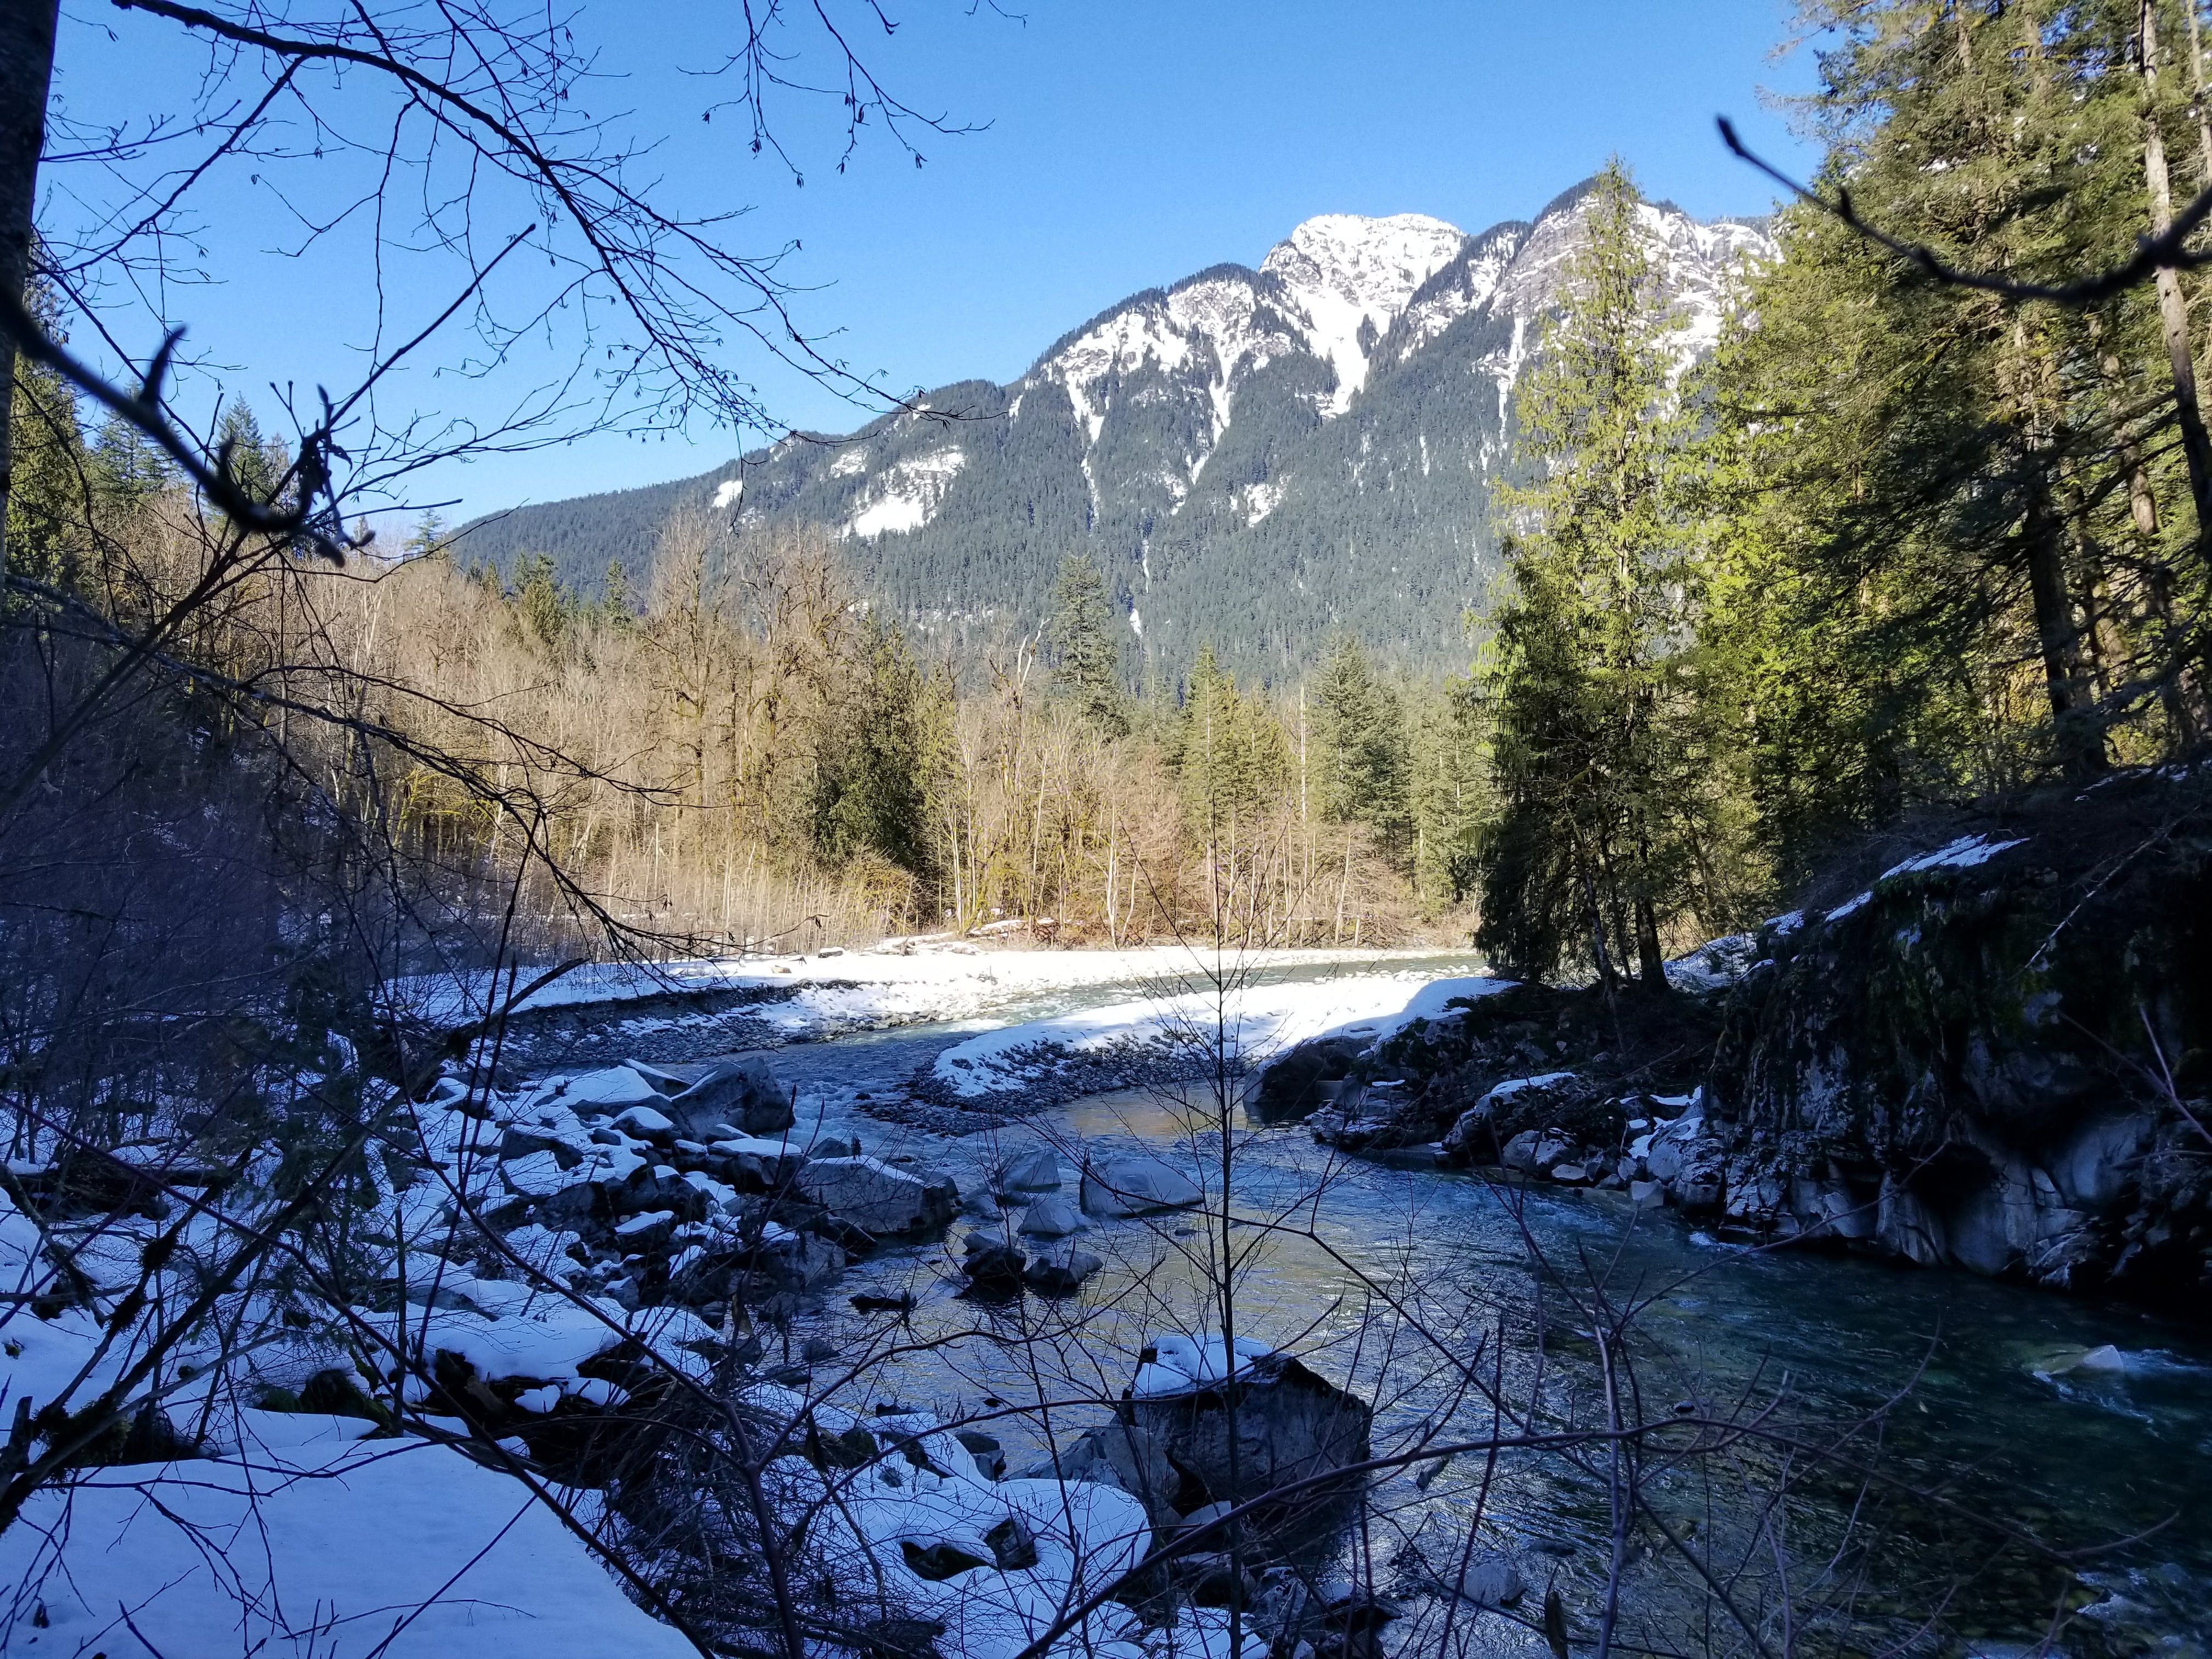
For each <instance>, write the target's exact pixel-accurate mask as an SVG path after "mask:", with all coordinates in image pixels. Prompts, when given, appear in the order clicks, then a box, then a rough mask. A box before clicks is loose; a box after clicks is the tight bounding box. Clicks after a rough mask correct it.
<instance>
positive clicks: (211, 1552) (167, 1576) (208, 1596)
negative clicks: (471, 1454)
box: [0, 1411, 695, 1659]
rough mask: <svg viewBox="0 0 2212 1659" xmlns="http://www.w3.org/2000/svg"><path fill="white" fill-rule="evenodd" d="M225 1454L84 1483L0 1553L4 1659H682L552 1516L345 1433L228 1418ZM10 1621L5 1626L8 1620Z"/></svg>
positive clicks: (350, 1426)
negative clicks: (452, 1658)
mask: <svg viewBox="0 0 2212 1659" xmlns="http://www.w3.org/2000/svg"><path fill="white" fill-rule="evenodd" d="M239 1420H240V1429H241V1431H242V1436H241V1439H240V1443H238V1444H237V1445H235V1446H234V1447H233V1448H232V1449H229V1450H228V1452H227V1453H225V1454H223V1455H218V1456H215V1457H200V1458H194V1459H191V1460H190V1461H189V1462H177V1463H162V1464H125V1465H121V1466H118V1467H113V1468H96V1469H89V1470H87V1471H85V1472H84V1473H83V1474H82V1477H81V1478H80V1479H79V1480H77V1481H76V1484H75V1485H74V1486H71V1487H70V1489H68V1490H67V1491H65V1492H64V1491H62V1490H59V1489H52V1490H48V1491H46V1492H41V1493H40V1494H39V1495H38V1496H36V1497H34V1498H33V1499H32V1500H31V1502H30V1504H29V1505H28V1506H27V1508H26V1509H25V1510H24V1511H23V1514H22V1516H21V1519H19V1520H18V1521H17V1522H15V1525H14V1526H12V1527H10V1528H9V1529H8V1531H7V1532H6V1534H3V1535H0V1583H6V1584H8V1585H9V1586H11V1587H13V1588H14V1590H15V1601H17V1602H18V1603H19V1604H20V1605H18V1606H16V1607H14V1608H12V1609H0V1646H4V1647H5V1649H6V1650H7V1651H9V1652H10V1653H19V1654H24V1655H30V1656H38V1655H43V1654H53V1655H56V1656H61V1655H70V1656H76V1655H89V1654H94V1653H105V1654H108V1655H111V1656H113V1659H124V1656H125V1655H128V1656H131V1659H155V1656H163V1655H166V1656H173V1659H181V1656H183V1655H186V1654H220V1653H235V1654H258V1655H264V1656H267V1659H280V1656H281V1659H366V1656H368V1655H371V1654H375V1655H382V1656H388V1659H442V1656H447V1655H453V1654H466V1655H468V1656H469V1659H603V1656H605V1655H608V1654H621V1655H623V1656H624V1659H660V1656H663V1655H665V1656H668V1659H676V1656H678V1655H684V1654H690V1653H692V1652H694V1651H695V1650H694V1649H693V1647H692V1645H691V1644H690V1642H688V1641H687V1640H685V1639H684V1637H683V1636H682V1635H681V1634H680V1633H679V1632H677V1631H676V1630H675V1629H674V1628H673V1627H672V1626H668V1625H664V1624H662V1623H661V1622H659V1620H656V1619H654V1618H653V1617H652V1616H651V1615H650V1614H648V1613H646V1612H645V1611H644V1610H643V1609H641V1608H640V1607H635V1606H634V1605H632V1603H631V1602H630V1601H629V1599H628V1598H627V1597H625V1596H624V1595H623V1593H622V1590H621V1589H620V1588H619V1587H618V1586H617V1583H616V1582H615V1580H614V1578H613V1577H612V1576H611V1574H610V1573H609V1572H608V1571H606V1570H605V1568H604V1567H603V1566H601V1565H599V1563H598V1562H597V1561H596V1560H594V1559H592V1556H591V1554H590V1553H588V1552H587V1551H586V1549H585V1547H584V1546H583V1545H582V1544H581V1543H580V1542H578V1541H577V1540H576V1538H575V1536H574V1534H571V1533H570V1532H569V1531H568V1529H567V1528H565V1527H564V1526H563V1525H562V1522H561V1521H560V1519H559V1518H558V1517H557V1516H555V1514H554V1513H553V1511H552V1510H550V1509H549V1508H547V1507H546V1506H545V1505H544V1504H542V1503H540V1502H539V1501H538V1498H536V1497H535V1496H534V1495H533V1494H532V1492H529V1491H528V1489H526V1487H524V1486H521V1485H520V1483H519V1482H517V1481H514V1480H510V1479H508V1478H507V1476H506V1475H504V1474H497V1473H495V1472H494V1471H493V1470H491V1469H488V1468H483V1467H482V1466H481V1465H479V1464H477V1463H476V1462H472V1461H471V1459H470V1458H468V1457H467V1456H465V1455H463V1454H462V1453H460V1452H459V1451H457V1450H454V1449H451V1448H449V1447H446V1446H441V1445H435V1444H432V1443H429V1442H427V1441H423V1440H419V1439H416V1438H413V1437H400V1438H398V1439H365V1438H363V1431H366V1430H369V1429H370V1428H371V1427H372V1425H369V1424H367V1423H363V1422H362V1421H361V1420H360V1419H356V1418H349V1417H313V1416H306V1415H300V1414H293V1413H274V1412H259V1411H247V1412H241V1413H239ZM9 1613H12V1614H13V1616H12V1617H9V1616H8V1614H9Z"/></svg>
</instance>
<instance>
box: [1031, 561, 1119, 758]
mask: <svg viewBox="0 0 2212 1659" xmlns="http://www.w3.org/2000/svg"><path fill="white" fill-rule="evenodd" d="M1045 641H1046V644H1047V645H1048V647H1049V648H1050V653H1051V667H1052V683H1053V689H1054V690H1055V691H1056V692H1057V693H1059V695H1060V696H1063V697H1065V698H1066V699H1067V701H1068V702H1069V703H1070V704H1071V705H1072V706H1073V708H1074V709H1075V711H1076V713H1077V714H1078V715H1079V717H1080V718H1081V719H1082V720H1084V721H1085V723H1087V724H1088V725H1090V726H1091V727H1092V728H1093V729H1094V730H1096V731H1097V732H1100V733H1102V734H1103V735H1104V736H1107V737H1109V738H1118V737H1121V736H1123V735H1125V734H1126V733H1127V732H1128V730H1129V705H1128V696H1127V692H1125V691H1124V690H1123V689H1122V685H1121V635H1120V632H1119V625H1118V621H1117V619H1116V617H1115V614H1114V607H1113V605H1112V604H1111V603H1110V602H1109V599H1107V596H1106V584H1105V582H1104V581H1103V580H1102V579H1101V578H1100V576H1099V574H1098V563H1097V560H1095V559H1093V558H1092V557H1091V556H1090V555H1089V554H1087V553H1077V554H1071V555H1070V556H1068V557H1066V558H1065V559H1063V560H1061V561H1060V576H1059V579H1058V580H1056V581H1055V582H1054V584H1053V590H1052V615H1051V617H1050V618H1049V619H1048V621H1047V623H1046V624H1045Z"/></svg>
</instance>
